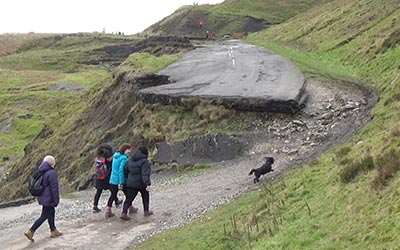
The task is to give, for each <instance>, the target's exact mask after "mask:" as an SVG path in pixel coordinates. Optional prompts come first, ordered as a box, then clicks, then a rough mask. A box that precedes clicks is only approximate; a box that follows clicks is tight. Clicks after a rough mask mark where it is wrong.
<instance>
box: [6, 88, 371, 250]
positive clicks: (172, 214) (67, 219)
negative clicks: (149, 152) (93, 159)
mask: <svg viewBox="0 0 400 250" xmlns="http://www.w3.org/2000/svg"><path fill="white" fill-rule="evenodd" d="M307 92H308V93H309V95H310V98H309V101H308V104H307V107H306V108H305V109H304V110H303V111H302V112H301V113H299V114H297V115H294V116H289V117H287V116H281V115H274V116H271V119H268V120H264V121H262V120H260V121H259V124H257V125H255V128H254V131H253V132H251V133H250V132H249V133H246V134H245V135H244V136H243V138H247V140H248V142H249V145H248V147H247V148H246V151H245V152H244V154H243V155H242V156H240V157H238V158H237V159H235V160H232V161H225V162H222V163H217V164H214V165H212V166H211V167H210V168H208V169H204V170H199V171H191V172H190V171H188V172H185V173H180V174H177V173H171V172H169V173H157V174H154V175H153V176H152V179H153V186H152V191H151V197H150V199H151V200H150V207H151V208H152V209H153V210H154V212H155V213H154V215H153V216H150V217H144V216H143V209H142V207H141V200H140V198H139V199H136V200H135V202H134V205H135V206H137V207H139V208H140V210H139V212H138V214H135V215H132V220H131V221H122V220H120V219H119V217H118V216H116V217H113V218H110V219H105V218H104V214H103V212H102V213H98V214H94V213H92V211H91V207H92V205H91V204H92V200H93V196H94V190H93V189H91V190H86V191H81V192H76V193H73V194H68V195H66V196H65V197H64V198H62V199H61V202H60V205H59V207H58V208H57V209H56V225H57V227H58V228H59V230H60V231H62V232H63V233H64V235H63V236H62V237H59V238H56V239H51V238H50V237H49V235H50V233H49V232H48V226H47V224H46V223H45V224H43V225H42V227H40V228H39V230H38V231H37V232H36V234H35V242H34V243H31V242H29V241H28V240H27V239H26V238H25V237H24V235H23V232H24V231H26V230H27V229H28V228H29V227H30V226H31V224H32V223H33V222H34V220H35V219H36V218H37V217H38V216H39V214H40V211H41V207H40V206H39V205H37V203H32V204H28V205H22V206H19V207H10V208H3V209H0V211H1V213H0V214H1V216H0V246H1V248H2V249H126V248H128V247H129V246H132V245H134V244H137V243H139V242H141V241H143V240H145V239H146V238H147V237H149V236H151V235H153V234H156V233H158V232H161V231H165V230H168V229H170V228H173V227H176V226H180V225H183V224H187V223H190V222H191V221H192V220H193V219H195V218H197V217H199V216H200V215H202V214H205V213H207V212H208V211H210V210H212V209H215V208H216V207H218V206H220V205H222V204H224V203H226V202H228V201H230V200H231V199H232V198H233V197H236V196H238V195H240V194H242V193H244V192H248V191H249V190H252V189H254V188H256V187H258V185H260V184H256V185H255V184H253V181H252V180H253V177H252V176H249V175H248V172H249V170H250V169H251V168H254V167H258V166H260V165H261V164H262V161H263V157H264V156H266V155H273V156H274V158H275V159H276V163H275V164H274V168H275V169H276V171H275V172H273V173H270V174H268V175H267V176H263V177H262V178H261V180H262V181H267V180H268V179H269V178H273V176H275V175H278V174H280V173H282V172H284V171H286V170H287V169H289V168H292V167H296V166H299V164H301V163H303V162H305V161H307V160H309V159H310V158H312V157H315V156H316V155H318V154H320V153H321V152H323V151H324V150H326V149H327V148H330V147H332V146H334V145H336V144H338V143H342V142H343V141H344V140H346V139H347V138H349V137H350V136H351V135H352V134H353V133H354V132H355V131H356V130H357V129H359V128H360V127H361V126H363V124H365V122H367V121H368V120H369V119H370V118H369V110H370V108H371V106H372V105H374V104H375V101H376V98H375V97H374V96H372V98H371V96H367V95H364V94H365V93H364V92H363V91H360V90H354V91H349V90H348V89H347V90H346V91H342V90H340V89H337V88H333V87H324V86H322V85H321V84H319V83H317V82H310V83H309V85H308V87H307ZM272 117H273V119H272ZM108 195H109V193H108V191H106V192H105V193H104V194H103V196H102V197H101V200H100V205H101V206H102V207H103V210H104V206H105V203H106V199H107V198H108ZM120 195H121V194H120ZM67 196H68V197H67ZM139 197H140V196H139ZM119 210H120V209H117V210H115V211H116V214H117V215H118V214H119V212H120V211H119Z"/></svg>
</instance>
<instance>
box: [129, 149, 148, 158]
mask: <svg viewBox="0 0 400 250" xmlns="http://www.w3.org/2000/svg"><path fill="white" fill-rule="evenodd" d="M146 158H147V155H145V154H144V153H143V152H142V151H140V150H135V151H134V152H133V154H132V160H133V161H139V160H141V159H146Z"/></svg>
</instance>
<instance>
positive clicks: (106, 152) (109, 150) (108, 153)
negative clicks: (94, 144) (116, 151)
mask: <svg viewBox="0 0 400 250" xmlns="http://www.w3.org/2000/svg"><path fill="white" fill-rule="evenodd" d="M103 152H104V154H103V155H104V157H106V158H110V157H111V156H113V152H112V148H104V151H103Z"/></svg>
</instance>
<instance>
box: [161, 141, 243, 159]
mask: <svg viewBox="0 0 400 250" xmlns="http://www.w3.org/2000/svg"><path fill="white" fill-rule="evenodd" d="M156 149H157V153H156V154H155V156H154V158H153V162H154V163H159V164H164V163H172V162H176V163H178V164H181V165H194V164H196V163H211V162H220V161H224V160H231V159H234V158H235V157H236V156H237V155H239V154H240V153H241V150H242V145H241V142H240V141H239V140H238V139H237V138H236V137H235V136H233V135H226V134H216V135H211V134H207V135H204V136H196V137H190V138H189V139H187V140H183V141H177V142H173V143H171V144H167V143H165V142H161V143H158V144H157V145H156Z"/></svg>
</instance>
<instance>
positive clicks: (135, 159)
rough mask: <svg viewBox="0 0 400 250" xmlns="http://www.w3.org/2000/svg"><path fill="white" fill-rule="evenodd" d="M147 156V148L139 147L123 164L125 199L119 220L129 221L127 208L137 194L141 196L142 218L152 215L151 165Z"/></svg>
mask: <svg viewBox="0 0 400 250" xmlns="http://www.w3.org/2000/svg"><path fill="white" fill-rule="evenodd" d="M148 154H149V152H148V149H147V147H146V146H140V147H139V148H138V149H137V150H135V151H134V152H133V153H132V154H131V156H130V158H129V160H128V162H127V163H126V164H125V168H124V174H125V177H126V187H127V197H126V200H125V202H124V206H123V209H122V214H121V219H123V220H129V219H130V217H129V216H128V208H129V207H130V206H131V205H132V202H133V200H135V198H136V195H137V194H138V192H140V194H141V195H142V202H143V210H144V216H150V215H152V214H153V211H151V210H149V203H150V186H151V181H150V172H151V165H150V162H149V160H148V159H147V156H148Z"/></svg>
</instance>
